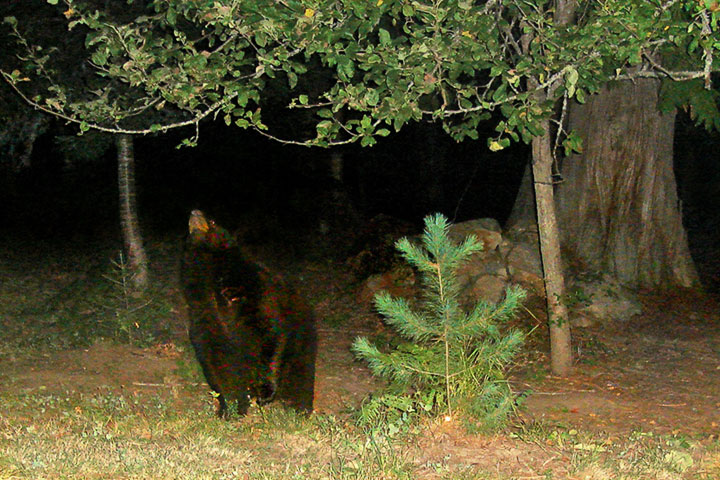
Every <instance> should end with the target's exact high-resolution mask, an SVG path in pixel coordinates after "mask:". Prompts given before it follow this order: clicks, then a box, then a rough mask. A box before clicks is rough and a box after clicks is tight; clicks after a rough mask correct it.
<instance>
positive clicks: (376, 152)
mask: <svg viewBox="0 0 720 480" xmlns="http://www.w3.org/2000/svg"><path fill="white" fill-rule="evenodd" d="M60 134H62V135H65V136H64V137H63V138H64V140H65V141H66V142H67V141H68V139H69V141H72V139H73V136H72V135H73V132H72V130H68V128H67V127H66V126H63V125H58V124H52V126H51V127H50V128H49V129H48V131H47V132H46V133H44V134H43V135H42V136H41V137H40V138H39V139H38V141H37V142H36V145H35V148H34V151H33V156H32V165H31V167H30V168H26V169H23V170H20V171H17V170H15V169H13V168H12V167H11V162H9V161H8V160H9V159H8V158H5V159H4V161H3V162H2V163H1V164H0V201H2V205H3V206H4V207H3V209H2V210H1V212H2V217H0V221H1V224H2V233H3V235H4V236H5V238H6V239H8V240H10V239H11V237H14V238H23V239H27V240H29V241H32V239H39V240H44V241H53V242H80V243H82V242H90V241H96V240H107V241H110V242H117V243H118V244H119V242H120V232H119V222H118V205H117V197H118V194H117V172H116V166H117V159H116V152H115V149H114V147H113V146H112V143H111V142H109V143H108V144H109V146H110V147H109V148H107V149H106V150H105V153H104V154H102V153H99V154H98V157H97V158H92V159H86V160H70V161H68V159H67V158H66V157H65V155H64V154H63V153H62V152H61V151H60V149H59V147H58V135H60ZM188 134H189V133H188V132H176V133H173V134H169V135H164V136H158V137H137V138H135V161H136V188H137V194H138V210H139V216H140V220H141V225H142V228H143V233H144V235H145V236H146V237H148V238H149V239H151V240H152V239H156V240H163V239H172V238H178V239H179V238H181V237H182V235H183V232H184V229H185V226H186V221H187V215H188V213H189V211H190V210H192V209H193V208H200V209H203V210H205V211H207V212H208V213H209V214H210V215H212V216H214V217H215V218H217V219H218V221H220V222H221V223H222V224H224V225H227V226H228V228H231V229H233V230H235V231H241V232H246V233H248V238H249V239H250V240H249V241H254V242H257V243H263V242H289V243H294V244H297V245H299V244H312V240H308V239H312V238H313V237H328V238H329V239H330V240H329V241H330V242H331V243H332V244H333V245H334V246H335V249H334V251H338V252H339V251H343V248H345V247H347V246H348V245H349V244H350V243H352V241H353V239H352V238H350V237H351V236H352V233H353V232H354V231H356V229H357V228H358V225H361V224H363V223H364V222H366V221H367V220H369V219H371V218H373V217H375V216H376V215H378V214H385V215H388V216H391V217H393V218H395V219H397V220H398V221H404V222H409V223H411V224H412V225H414V226H415V227H416V228H418V229H419V228H420V227H421V225H422V219H423V217H424V216H425V215H427V214H430V213H435V212H442V213H444V214H445V215H446V216H447V217H449V218H450V219H451V220H453V221H455V222H461V221H464V220H468V219H472V218H482V217H492V218H495V219H497V220H498V221H499V222H500V223H501V224H503V223H504V222H505V220H506V219H507V217H508V215H509V213H510V210H511V208H512V205H513V202H514V199H515V195H516V193H517V189H518V186H519V182H520V178H521V176H522V172H523V169H524V167H525V165H526V163H527V160H528V158H529V149H528V147H527V146H525V145H514V146H512V147H511V148H509V149H507V150H505V151H502V152H498V153H492V152H490V151H489V150H488V149H487V146H486V141H485V140H479V141H465V142H462V143H457V142H455V141H454V140H452V139H451V138H450V137H449V136H447V135H446V134H445V133H444V132H443V131H442V129H441V128H440V127H439V126H437V125H433V124H414V125H409V126H408V127H407V128H405V129H403V131H401V132H400V133H398V134H392V135H390V136H389V137H387V138H383V139H380V140H379V142H378V144H377V145H376V146H374V147H366V148H360V147H355V146H351V147H345V148H342V149H337V150H328V149H320V148H305V147H295V146H284V145H282V144H279V143H277V142H274V141H271V140H268V139H265V138H263V137H260V136H259V135H257V134H255V133H253V132H248V131H244V130H241V129H239V128H235V127H226V126H224V125H218V124H206V125H204V126H203V128H201V134H200V141H199V145H198V146H197V147H194V148H191V147H182V148H178V145H179V143H180V141H181V140H182V139H183V138H185V137H186V136H187V135H188ZM489 134H490V133H489V132H488V135H489ZM481 138H484V136H483V134H481ZM79 148H85V147H82V144H81V146H80V147H79ZM88 148H89V147H88ZM718 151H720V136H719V135H718V134H717V133H708V132H706V131H705V130H704V129H701V128H698V127H695V126H694V125H693V124H692V122H691V121H690V120H689V118H688V117H687V116H686V115H685V114H680V115H678V121H677V128H676V140H675V166H676V174H677V182H678V192H679V195H680V198H681V200H682V209H683V214H684V222H685V225H686V227H687V228H688V232H689V238H690V243H691V250H692V252H693V256H694V258H695V260H696V263H697V264H698V268H699V270H700V273H701V276H702V279H703V281H704V283H705V284H706V286H708V287H710V288H711V289H717V288H718V285H720V282H719V281H718V276H719V274H720V272H719V271H718V270H720V266H719V265H718V256H719V255H718V252H720V162H718V153H717V152H718ZM100 152H102V150H100ZM333 154H340V155H341V156H342V158H343V159H344V171H343V182H342V183H341V184H339V183H338V182H336V181H335V180H334V179H333V178H332V177H331V174H330V158H331V156H332V155H333ZM338 193H341V194H342V203H343V205H342V208H338V205H337V203H338V200H337V195H338ZM344 217H348V218H344ZM349 217H352V222H353V223H354V224H353V225H349V224H348V222H350V221H351V220H350V219H349ZM343 222H345V223H343ZM339 225H342V228H340V227H339ZM328 229H329V230H328ZM343 244H347V245H343ZM294 251H295V252H296V253H298V254H302V253H304V252H303V249H299V250H297V249H296V250H294Z"/></svg>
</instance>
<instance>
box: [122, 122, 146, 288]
mask: <svg viewBox="0 0 720 480" xmlns="http://www.w3.org/2000/svg"><path fill="white" fill-rule="evenodd" d="M117 154H118V187H119V191H120V226H121V227H122V236H123V244H124V246H125V254H126V256H127V261H128V265H129V266H130V270H131V271H132V272H133V274H134V276H133V285H134V287H135V288H137V289H143V288H145V287H147V285H148V261H147V256H146V255H145V248H144V247H143V241H142V234H141V233H140V223H139V222H138V216H137V204H136V199H135V157H134V154H133V141H132V138H130V136H129V135H118V137H117Z"/></svg>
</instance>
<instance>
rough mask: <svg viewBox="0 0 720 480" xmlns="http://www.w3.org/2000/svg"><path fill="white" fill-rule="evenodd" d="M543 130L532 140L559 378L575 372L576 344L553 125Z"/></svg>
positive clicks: (552, 354)
mask: <svg viewBox="0 0 720 480" xmlns="http://www.w3.org/2000/svg"><path fill="white" fill-rule="evenodd" d="M541 127H542V128H543V130H544V131H545V133H544V134H543V135H542V136H539V137H534V138H533V140H532V157H533V158H532V174H533V183H534V185H535V198H536V202H535V203H536V207H537V218H538V236H539V238H540V255H541V257H542V266H543V277H544V280H545V296H546V298H547V300H546V301H547V315H548V326H549V328H550V364H551V369H552V372H553V373H554V374H555V375H560V376H567V375H568V374H569V373H570V369H571V368H572V340H571V336H570V322H569V321H568V311H567V306H566V305H565V304H564V303H563V299H564V297H565V276H564V274H563V268H562V261H561V258H560V232H559V230H558V222H557V216H556V212H555V200H554V186H553V178H552V165H553V156H552V139H551V134H550V121H549V120H543V121H542V124H541Z"/></svg>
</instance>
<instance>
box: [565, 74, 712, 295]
mask: <svg viewBox="0 0 720 480" xmlns="http://www.w3.org/2000/svg"><path fill="white" fill-rule="evenodd" d="M569 128H570V129H571V130H573V131H575V132H577V133H578V134H579V135H580V136H581V137H582V139H583V152H582V154H581V155H573V156H571V157H570V158H567V159H565V160H564V162H563V166H562V175H563V178H564V183H562V184H561V185H559V186H558V188H557V202H558V203H557V206H558V215H559V218H560V219H561V222H560V230H561V242H562V244H563V246H564V248H565V249H566V251H567V252H568V253H569V254H570V255H571V256H572V257H573V258H574V259H575V260H579V261H581V262H582V263H583V264H584V265H585V267H587V268H588V269H590V270H594V271H599V272H604V273H608V274H610V275H612V276H614V277H615V278H617V279H619V280H620V281H621V282H623V283H625V284H628V285H631V286H635V287H656V286H661V287H672V286H681V287H691V286H693V285H695V284H697V282H698V276H697V273H696V270H695V267H694V265H693V262H692V259H691V257H690V251H689V248H688V242H687V236H686V233H685V230H684V228H683V225H682V218H681V212H680V205H679V201H678V196H677V186H676V182H675V174H674V172H673V133H674V128H675V113H674V112H673V113H666V114H661V113H660V112H659V111H658V82H657V81H655V80H649V79H646V80H637V81H635V82H634V83H630V82H622V83H619V84H617V85H614V86H613V87H612V88H608V89H605V90H603V91H601V92H600V94H599V95H594V96H592V97H590V98H589V99H588V101H587V103H585V104H584V105H580V104H575V105H573V106H572V107H571V110H570V117H569Z"/></svg>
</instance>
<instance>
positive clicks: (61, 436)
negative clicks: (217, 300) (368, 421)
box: [0, 392, 720, 480]
mask: <svg viewBox="0 0 720 480" xmlns="http://www.w3.org/2000/svg"><path fill="white" fill-rule="evenodd" d="M0 404H2V412H3V413H2V414H1V415H0V479H1V480H9V479H55V478H69V479H75V478H77V479H116V478H117V479H121V478H122V479H136V478H137V479H141V478H142V479H174V478H177V479H327V478H333V479H413V478H438V479H511V478H547V479H561V478H563V479H564V478H572V479H588V480H595V479H597V480H599V479H605V478H613V479H615V478H617V479H627V480H631V479H643V480H645V479H663V480H668V479H682V478H692V479H707V480H710V479H713V478H718V476H717V475H718V474H720V445H718V441H717V439H715V440H714V441H708V440H705V441H702V440H700V439H692V438H688V437H681V436H654V435H652V434H651V433H648V432H636V433H634V434H633V435H631V436H630V437H629V438H627V439H624V440H621V439H617V438H612V437H608V436H602V435H590V434H588V433H584V432H577V431H574V430H564V429H557V428H550V427H548V426H546V425H534V426H533V427H531V428H528V429H524V430H516V431H515V433H513V434H509V433H505V434H501V435H500V436H499V438H502V439H503V440H502V442H501V443H500V444H499V445H504V448H506V449H507V448H511V449H513V450H514V451H516V452H518V453H519V454H520V457H519V458H516V459H513V460H512V461H511V462H509V464H507V465H500V464H498V465H497V467H496V468H493V469H490V470H489V469H483V468H478V467H477V466H476V465H474V464H473V462H467V461H464V462H463V461H459V460H460V458H462V457H461V456H458V452H456V451H453V450H448V451H447V452H444V453H441V456H440V457H439V458H437V457H436V456H433V455H428V453H427V451H426V450H425V447H422V446H421V444H420V443H419V441H418V439H420V438H422V437H424V436H427V435H434V434H437V432H438V430H437V428H438V424H431V423H428V424H426V425H424V426H423V428H421V431H420V432H419V433H415V434H413V435H407V436H404V437H400V438H394V439H389V438H388V437H386V436H383V435H379V434H377V433H375V432H373V431H372V430H368V429H360V428H358V427H356V426H355V425H354V424H353V423H352V422H350V421H349V418H348V417H336V416H333V415H318V414H315V415H312V416H311V417H304V416H298V415H296V414H295V413H294V412H293V411H291V410H286V409H284V408H282V407H280V406H277V405H276V406H271V407H270V408H265V409H263V410H259V409H257V408H255V409H253V410H252V411H251V414H250V415H249V416H247V417H245V418H237V417H236V418H233V419H231V420H230V421H224V420H219V419H216V418H214V416H213V414H212V411H211V408H210V405H209V404H208V406H207V408H205V409H202V410H198V411H194V410H191V409H183V408H178V407H177V405H175V404H174V403H173V402H168V400H167V399H164V398H162V397H160V396H152V395H147V396H123V395H117V394H103V395H99V394H96V395H84V394H78V393H73V392H67V393H66V394H64V395H43V394H30V395H28V394H17V393H7V392H6V393H3V394H2V395H1V396H0ZM440 428H442V426H440ZM458 440H460V441H461V443H460V445H462V442H464V441H468V439H467V438H462V439H458ZM499 445H496V447H497V446H499ZM492 446H493V445H492V443H491V445H490V447H491V448H487V447H486V448H485V450H483V451H475V454H476V455H477V456H489V457H492V456H493V455H497V453H498V452H497V451H494V450H493V449H492ZM459 450H461V448H459ZM523 452H528V455H527V456H524V455H523ZM532 452H534V453H532ZM538 452H544V453H545V454H544V455H543V456H542V458H538ZM497 458H498V459H499V458H501V457H500V456H498V457H497ZM523 464H524V465H525V466H526V467H528V468H530V469H531V470H533V471H534V472H536V476H534V477H529V476H524V475H517V476H515V475H513V473H512V472H513V468H514V469H515V470H519V466H520V465H523ZM566 475H567V476H566Z"/></svg>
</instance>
